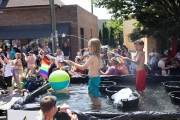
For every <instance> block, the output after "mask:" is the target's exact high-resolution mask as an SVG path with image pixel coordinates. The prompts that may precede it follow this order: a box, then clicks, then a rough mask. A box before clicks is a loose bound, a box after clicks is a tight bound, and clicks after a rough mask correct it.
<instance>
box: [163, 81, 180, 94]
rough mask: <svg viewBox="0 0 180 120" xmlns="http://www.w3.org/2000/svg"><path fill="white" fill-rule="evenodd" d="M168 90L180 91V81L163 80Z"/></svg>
mask: <svg viewBox="0 0 180 120" xmlns="http://www.w3.org/2000/svg"><path fill="white" fill-rule="evenodd" d="M162 84H163V85H164V88H165V90H166V92H172V91H180V81H167V82H162Z"/></svg>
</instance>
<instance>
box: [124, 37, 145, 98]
mask: <svg viewBox="0 0 180 120" xmlns="http://www.w3.org/2000/svg"><path fill="white" fill-rule="evenodd" d="M134 46H135V48H136V51H137V55H136V59H135V60H131V59H130V58H127V57H124V59H126V60H129V61H131V62H133V63H135V65H136V90H137V92H138V93H139V94H141V95H142V94H143V91H144V90H145V86H146V70H145V69H144V61H145V54H144V51H143V48H144V42H143V41H142V40H136V41H135V42H134Z"/></svg>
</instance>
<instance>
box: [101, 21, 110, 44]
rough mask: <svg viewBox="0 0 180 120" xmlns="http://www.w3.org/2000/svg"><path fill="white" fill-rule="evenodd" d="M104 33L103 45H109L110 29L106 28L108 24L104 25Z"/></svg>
mask: <svg viewBox="0 0 180 120" xmlns="http://www.w3.org/2000/svg"><path fill="white" fill-rule="evenodd" d="M102 33H103V39H102V44H103V45H108V43H109V29H108V27H107V26H106V22H105V23H103V28H102Z"/></svg>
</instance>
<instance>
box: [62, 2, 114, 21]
mask: <svg viewBox="0 0 180 120" xmlns="http://www.w3.org/2000/svg"><path fill="white" fill-rule="evenodd" d="M61 1H62V2H63V3H64V4H66V5H71V4H77V5H79V6H81V7H82V8H84V9H86V10H87V11H89V12H91V2H90V0H61ZM93 13H94V15H96V16H97V17H98V19H110V18H111V15H110V14H108V11H107V10H106V9H105V8H95V7H94V9H93Z"/></svg>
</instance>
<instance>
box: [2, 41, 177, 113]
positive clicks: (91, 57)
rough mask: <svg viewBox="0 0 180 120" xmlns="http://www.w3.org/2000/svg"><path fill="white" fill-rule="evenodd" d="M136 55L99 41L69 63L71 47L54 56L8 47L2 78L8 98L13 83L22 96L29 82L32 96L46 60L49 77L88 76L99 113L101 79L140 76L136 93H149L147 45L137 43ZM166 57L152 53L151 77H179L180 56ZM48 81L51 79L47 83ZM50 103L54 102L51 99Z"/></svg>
mask: <svg viewBox="0 0 180 120" xmlns="http://www.w3.org/2000/svg"><path fill="white" fill-rule="evenodd" d="M134 46H135V49H136V55H135V56H133V57H132V55H131V53H130V52H129V51H128V48H127V47H126V46H124V45H123V46H118V49H113V50H112V51H109V49H108V48H107V47H101V43H100V41H99V40H98V39H91V40H90V41H89V42H88V48H84V49H81V50H80V51H79V52H77V56H76V57H75V60H73V61H71V60H69V55H70V48H69V46H68V43H67V42H65V43H64V44H63V47H62V49H60V48H58V49H57V50H56V52H55V53H54V54H52V52H51V49H50V48H49V47H48V46H47V45H45V46H44V47H42V48H40V47H39V46H33V47H32V48H30V49H29V48H27V47H25V46H23V47H22V49H20V48H19V47H17V46H13V47H12V48H10V47H8V46H5V47H3V48H2V51H1V54H0V63H1V74H2V75H3V77H4V81H5V84H6V87H7V89H8V93H7V97H11V96H12V94H13V87H14V85H13V84H12V83H13V82H12V80H14V82H15V83H16V85H17V91H16V92H17V93H21V92H22V89H21V87H22V83H21V82H22V80H23V79H25V82H24V89H23V92H24V91H25V92H31V91H33V90H34V88H35V87H34V86H35V84H36V82H37V81H39V80H40V78H42V77H41V76H39V74H38V73H39V68H40V66H41V60H42V59H43V58H46V59H47V60H48V61H49V63H50V64H49V68H48V77H49V76H50V74H51V73H52V72H53V71H55V70H65V71H66V72H67V73H68V74H69V75H70V76H71V77H77V75H78V76H81V75H82V74H88V76H89V78H90V79H89V82H88V95H89V97H90V99H91V102H92V104H94V105H95V107H96V109H95V111H98V110H99V108H100V107H101V102H100V100H99V96H100V95H99V84H100V75H129V74H133V75H134V74H136V90H137V91H138V92H139V93H141V92H142V91H143V90H144V89H145V76H146V70H145V69H144V61H145V52H143V47H144V42H143V41H142V40H138V41H136V42H135V43H134ZM166 59H167V56H166V55H161V56H160V55H159V54H158V53H156V52H155V49H154V48H153V49H152V52H151V53H149V60H148V63H147V64H148V65H149V66H150V69H151V74H160V75H179V73H180V69H179V68H180V66H179V59H180V52H179V53H177V55H176V56H175V58H174V59H171V60H170V61H168V62H166ZM44 80H45V81H47V79H44ZM47 99H50V98H47Z"/></svg>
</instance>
